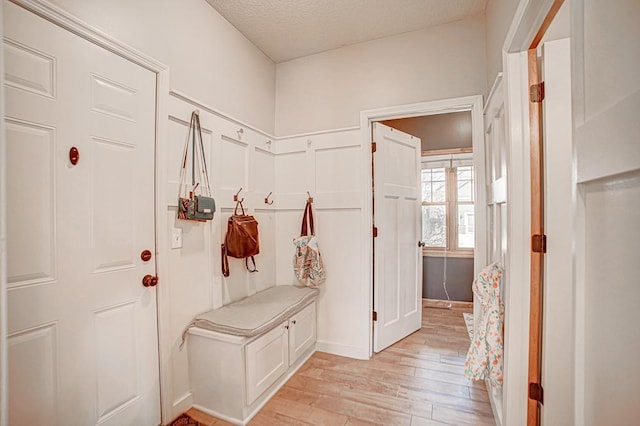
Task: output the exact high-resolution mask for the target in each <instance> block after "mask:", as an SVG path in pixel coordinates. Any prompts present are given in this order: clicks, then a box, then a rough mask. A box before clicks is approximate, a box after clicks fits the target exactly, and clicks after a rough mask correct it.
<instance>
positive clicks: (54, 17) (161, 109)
mask: <svg viewBox="0 0 640 426" xmlns="http://www.w3.org/2000/svg"><path fill="white" fill-rule="evenodd" d="M9 1H10V2H12V3H14V4H16V5H17V6H20V7H22V8H23V9H25V10H27V11H29V12H31V13H33V14H35V15H37V16H39V17H41V18H43V19H45V20H47V21H49V22H51V23H53V24H55V25H57V26H59V27H61V28H63V29H65V30H67V31H69V32H71V33H73V34H75V35H76V36H78V37H80V38H82V39H84V40H86V41H88V42H90V43H92V44H94V45H96V46H98V47H101V48H103V49H105V50H107V51H109V52H112V53H114V54H116V55H118V56H120V57H122V58H124V59H126V60H128V61H129V62H132V63H134V64H136V65H138V66H140V67H142V68H144V69H146V70H149V71H151V72H153V73H154V74H155V75H156V91H155V101H154V102H155V129H154V130H155V135H154V150H155V158H154V167H155V170H154V186H155V188H154V197H155V202H154V207H155V209H154V210H155V211H154V220H155V230H154V234H155V248H154V249H155V256H156V275H158V276H160V277H167V276H168V275H169V274H168V267H169V266H168V263H167V262H166V261H165V258H164V254H165V253H168V251H169V247H168V244H169V243H168V239H167V238H163V233H162V232H161V230H163V229H166V225H167V224H166V221H167V219H166V214H164V210H163V209H162V202H161V200H163V199H164V198H163V197H164V195H165V194H164V191H163V188H164V186H163V183H164V182H166V176H165V174H166V170H165V167H161V165H163V164H165V159H166V155H167V154H166V147H167V128H166V127H167V122H166V120H162V119H161V118H162V117H165V116H166V111H167V105H168V100H169V99H168V96H169V67H168V66H166V65H164V64H163V63H161V62H159V61H157V60H155V59H154V58H152V57H150V56H148V55H146V54H144V53H142V52H140V51H138V50H136V49H134V48H132V47H130V46H128V45H126V44H124V43H122V42H120V41H118V40H116V39H115V38H113V37H111V36H109V35H108V34H105V33H104V32H103V31H101V30H99V29H97V28H96V27H94V26H92V25H90V24H88V23H86V22H84V21H82V20H81V19H79V18H77V17H75V16H74V15H72V14H70V13H68V12H67V11H65V10H63V9H62V8H60V7H58V6H56V5H53V4H51V3H49V2H47V1H45V0H9ZM3 75H4V73H3ZM2 146H4V136H3V144H2ZM3 161H4V157H3ZM2 170H4V168H2ZM3 195H4V193H3ZM3 205H4V204H3ZM2 218H3V219H2V220H3V221H4V212H3V213H2ZM2 241H4V240H2ZM2 265H4V263H2ZM156 289H157V293H156V305H157V318H156V324H157V333H158V361H159V363H158V364H159V365H158V368H159V371H158V378H159V381H160V395H158V397H159V399H160V407H161V421H162V423H163V424H164V423H166V422H168V421H169V420H170V419H168V418H165V417H166V416H167V415H169V413H171V401H168V400H167V401H165V399H167V396H168V395H171V394H172V393H171V388H170V386H171V376H170V371H169V370H168V369H167V368H162V366H163V365H169V364H168V360H167V359H166V355H165V354H164V352H163V351H162V348H163V347H166V346H170V341H169V337H170V336H169V322H168V319H163V318H166V315H163V314H164V313H165V312H168V300H169V288H168V287H166V286H163V285H162V284H160V285H158V286H157V287H156ZM0 291H1V292H2V294H0V299H1V300H2V301H4V300H6V288H4V287H2V286H0ZM0 314H4V313H3V312H0ZM0 325H2V327H6V321H5V318H4V317H3V318H1V319H0ZM0 338H3V339H6V336H0ZM2 343H3V344H2V347H3V350H4V348H5V347H6V344H5V343H6V340H2ZM0 367H1V368H2V371H1V374H0V377H2V378H3V380H4V377H6V373H7V371H8V366H7V365H6V363H3V364H0ZM4 389H6V388H4ZM7 392H8V389H7ZM1 396H2V398H0V401H1V402H2V404H4V403H5V401H6V395H1ZM0 408H1V410H0V411H1V413H2V414H1V417H0V421H1V420H3V418H4V415H5V414H4V413H5V412H6V410H5V408H6V407H5V406H4V405H3V406H2V407H0ZM0 426H4V424H2V423H0Z"/></svg>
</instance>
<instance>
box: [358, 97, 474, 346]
mask: <svg viewBox="0 0 640 426" xmlns="http://www.w3.org/2000/svg"><path fill="white" fill-rule="evenodd" d="M453 113H466V114H469V116H470V119H471V120H470V121H471V124H470V126H471V152H472V153H473V157H472V159H471V163H472V165H473V167H474V171H475V173H474V176H475V191H474V194H473V200H474V203H475V205H474V209H473V210H474V220H473V222H474V223H473V229H474V237H473V240H474V244H473V247H474V251H473V274H477V273H478V272H479V271H480V270H481V268H483V267H484V266H485V265H486V213H485V200H486V194H485V191H484V188H485V174H484V136H483V115H482V97H481V96H470V97H463V98H454V99H446V100H439V101H432V102H424V103H419V104H411V105H404V106H398V107H391V108H383V109H378V110H372V111H363V112H362V113H361V129H362V130H361V131H362V135H363V142H365V143H366V145H365V146H369V144H371V142H372V129H373V123H376V122H389V121H397V120H403V119H410V118H416V117H429V116H439V115H447V114H453ZM426 151H429V150H426ZM456 153H457V154H460V153H462V154H464V153H463V152H456ZM419 154H420V155H421V154H422V152H421V151H420V153H419ZM467 154H468V153H467ZM371 155H372V157H369V158H368V160H366V161H367V163H368V164H369V165H371V164H372V163H373V153H372V154H371ZM450 155H451V153H449V157H448V158H449V161H450V163H453V159H452V158H451V157H450ZM421 164H422V163H421V161H418V163H417V164H416V166H415V167H416V169H417V170H415V172H416V173H417V174H419V175H422V165H421ZM367 169H369V167H367ZM367 179H368V180H369V182H370V185H367V188H368V190H369V191H370V192H369V193H368V194H366V196H367V198H368V200H369V202H367V203H366V204H365V205H366V207H368V208H369V209H370V210H371V211H369V212H368V213H369V214H367V217H368V219H370V223H369V226H370V228H369V229H373V227H374V226H375V223H374V217H373V216H374V212H373V204H374V203H373V200H374V194H373V184H374V182H373V175H372V174H371V173H370V172H367ZM420 186H421V185H420ZM422 239H423V235H422V232H421V230H420V228H418V229H417V234H416V235H415V243H416V246H415V247H416V250H418V247H417V243H418V241H422ZM366 246H367V248H368V249H369V253H371V257H370V271H371V277H372V278H371V280H370V287H369V289H370V293H369V296H370V298H369V300H370V303H371V308H372V309H371V311H372V312H375V314H374V316H375V317H377V318H380V317H381V316H384V312H380V311H381V310H384V309H385V304H384V303H382V302H384V300H383V296H379V297H378V298H377V299H376V298H375V297H374V294H375V290H376V287H375V285H376V278H375V261H376V258H375V254H374V238H371V239H369V240H368V241H367V242H366ZM377 260H378V261H380V258H379V257H378V259H377ZM422 260H423V262H424V259H422ZM390 261H393V259H391V260H390ZM415 286H416V287H417V289H418V291H419V294H422V287H423V277H422V276H420V277H419V281H418V282H416V283H415ZM469 288H470V282H469ZM442 293H443V294H444V291H443V292H442ZM436 297H442V296H441V295H437V296H436ZM376 326H377V324H375V322H374V324H373V326H372V327H371V334H370V336H371V337H370V348H371V354H373V352H374V351H373V348H374V342H375V341H376V339H377V336H376V333H377V330H376V329H377V328H380V327H376ZM407 334H408V333H407ZM405 336H406V334H405V335H401V334H399V335H397V336H395V338H396V340H400V339H402V338H403V337H405Z"/></svg>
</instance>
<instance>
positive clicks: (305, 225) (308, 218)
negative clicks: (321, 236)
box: [300, 201, 316, 236]
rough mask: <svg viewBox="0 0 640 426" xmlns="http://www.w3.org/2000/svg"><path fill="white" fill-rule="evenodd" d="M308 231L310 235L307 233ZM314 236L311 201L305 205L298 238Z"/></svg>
mask: <svg viewBox="0 0 640 426" xmlns="http://www.w3.org/2000/svg"><path fill="white" fill-rule="evenodd" d="M309 231H310V232H311V234H309V233H308V232H309ZM315 234H316V233H315V230H314V229H313V209H312V208H311V201H307V205H306V207H305V208H304V216H302V228H301V230H300V236H304V235H315Z"/></svg>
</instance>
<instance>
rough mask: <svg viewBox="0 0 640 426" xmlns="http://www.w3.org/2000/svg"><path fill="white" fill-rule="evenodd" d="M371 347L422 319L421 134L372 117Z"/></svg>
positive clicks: (398, 335)
mask: <svg viewBox="0 0 640 426" xmlns="http://www.w3.org/2000/svg"><path fill="white" fill-rule="evenodd" d="M373 140H374V141H375V143H376V152H375V154H374V167H373V169H374V176H373V182H374V184H373V193H374V195H373V197H374V207H373V210H374V214H373V220H374V226H375V227H376V228H377V235H378V236H377V237H376V238H374V284H373V285H374V301H373V306H374V311H375V312H376V316H377V320H376V321H374V323H373V350H374V351H375V352H379V351H381V350H383V349H384V348H386V347H387V346H389V345H392V344H393V343H395V342H397V341H398V340H400V339H402V338H404V337H406V336H408V335H409V334H411V333H413V332H414V331H416V330H418V329H420V327H421V324H422V250H421V248H420V247H419V246H418V243H419V242H420V240H421V238H422V207H421V206H422V203H421V200H422V198H421V189H420V158H421V155H422V151H421V145H420V139H418V138H416V137H415V136H411V135H408V134H406V133H403V132H401V131H399V130H396V129H392V128H391V127H388V126H385V125H383V124H380V123H373Z"/></svg>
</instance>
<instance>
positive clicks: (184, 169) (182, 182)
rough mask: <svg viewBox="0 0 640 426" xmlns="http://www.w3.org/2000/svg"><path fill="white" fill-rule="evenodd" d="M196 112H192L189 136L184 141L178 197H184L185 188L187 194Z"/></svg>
mask: <svg viewBox="0 0 640 426" xmlns="http://www.w3.org/2000/svg"><path fill="white" fill-rule="evenodd" d="M194 120H195V119H194V114H193V113H192V114H191V120H190V121H189V131H188V132H187V137H186V140H185V142H184V149H183V150H182V164H181V168H180V180H179V181H178V198H183V197H182V191H183V189H184V190H185V195H187V194H186V187H185V186H186V184H185V180H186V178H187V156H188V154H189V142H190V138H191V132H192V129H193V126H194Z"/></svg>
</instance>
